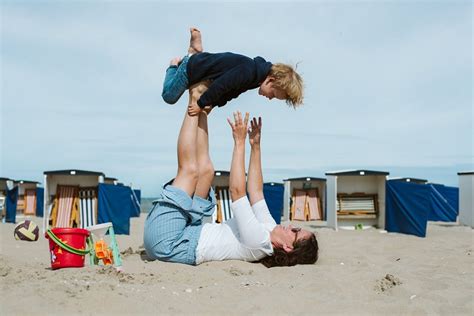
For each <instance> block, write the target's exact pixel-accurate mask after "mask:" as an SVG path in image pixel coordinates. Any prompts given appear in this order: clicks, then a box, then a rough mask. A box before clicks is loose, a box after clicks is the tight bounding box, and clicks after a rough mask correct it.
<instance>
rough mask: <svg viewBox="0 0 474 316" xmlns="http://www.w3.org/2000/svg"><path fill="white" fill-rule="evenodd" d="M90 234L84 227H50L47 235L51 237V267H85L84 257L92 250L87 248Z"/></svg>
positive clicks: (54, 268)
mask: <svg viewBox="0 0 474 316" xmlns="http://www.w3.org/2000/svg"><path fill="white" fill-rule="evenodd" d="M88 236H89V231H87V230H86V229H82V228H53V229H48V231H47V232H46V234H45V237H46V238H47V239H49V251H50V254H51V268H52V269H53V270H56V269H61V268H82V267H84V258H85V256H86V255H87V254H89V252H90V249H86V239H87V237H88Z"/></svg>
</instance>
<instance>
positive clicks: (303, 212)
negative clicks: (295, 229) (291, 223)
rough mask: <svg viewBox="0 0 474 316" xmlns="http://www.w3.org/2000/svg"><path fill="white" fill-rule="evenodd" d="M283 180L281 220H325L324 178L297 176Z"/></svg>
mask: <svg viewBox="0 0 474 316" xmlns="http://www.w3.org/2000/svg"><path fill="white" fill-rule="evenodd" d="M283 182H284V186H285V189H284V193H283V220H318V221H325V220H326V218H325V216H326V179H324V178H315V177H299V178H289V179H284V180H283Z"/></svg>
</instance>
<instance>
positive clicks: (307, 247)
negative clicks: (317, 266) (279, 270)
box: [260, 234, 319, 268]
mask: <svg viewBox="0 0 474 316" xmlns="http://www.w3.org/2000/svg"><path fill="white" fill-rule="evenodd" d="M318 251H319V246H318V241H317V240H316V236H315V235H314V234H311V237H310V238H306V239H301V240H298V241H297V242H296V243H295V246H294V248H293V250H292V251H290V252H286V251H284V250H283V249H279V248H273V255H271V256H268V257H265V258H263V259H262V260H260V262H261V263H262V264H263V265H264V266H266V267H267V268H271V267H290V266H294V265H297V264H313V263H315V262H316V261H318Z"/></svg>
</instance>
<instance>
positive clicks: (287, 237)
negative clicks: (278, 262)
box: [270, 225, 312, 252]
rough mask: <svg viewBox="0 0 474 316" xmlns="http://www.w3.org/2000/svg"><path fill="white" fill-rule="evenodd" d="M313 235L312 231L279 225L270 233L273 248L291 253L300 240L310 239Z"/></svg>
mask: <svg viewBox="0 0 474 316" xmlns="http://www.w3.org/2000/svg"><path fill="white" fill-rule="evenodd" d="M311 235H312V233H311V232H310V231H307V230H304V229H301V228H299V227H294V226H293V225H288V226H282V225H277V226H276V227H275V228H274V229H273V230H272V232H271V233H270V239H271V241H272V245H273V247H275V248H280V249H283V250H285V251H286V252H290V251H292V250H293V248H294V245H295V243H296V242H297V241H298V240H302V239H308V238H310V237H311Z"/></svg>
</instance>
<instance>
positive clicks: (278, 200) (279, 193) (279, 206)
mask: <svg viewBox="0 0 474 316" xmlns="http://www.w3.org/2000/svg"><path fill="white" fill-rule="evenodd" d="M284 192H285V186H284V184H283V183H276V182H266V183H264V184H263V196H264V197H265V202H266V203H267V206H268V210H269V211H270V214H271V215H272V217H273V219H274V220H275V222H276V223H277V224H280V223H281V216H282V214H283V196H284Z"/></svg>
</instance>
